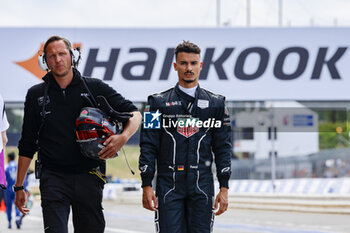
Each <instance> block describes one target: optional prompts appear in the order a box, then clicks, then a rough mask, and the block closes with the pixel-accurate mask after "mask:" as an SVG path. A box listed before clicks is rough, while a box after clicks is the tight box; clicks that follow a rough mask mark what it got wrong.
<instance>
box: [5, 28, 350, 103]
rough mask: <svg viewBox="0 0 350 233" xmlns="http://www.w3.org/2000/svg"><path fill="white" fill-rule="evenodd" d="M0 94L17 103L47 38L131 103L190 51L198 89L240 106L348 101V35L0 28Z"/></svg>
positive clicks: (36, 73)
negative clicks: (187, 46) (65, 46)
mask: <svg viewBox="0 0 350 233" xmlns="http://www.w3.org/2000/svg"><path fill="white" fill-rule="evenodd" d="M0 32H1V37H0V47H1V53H0V57H1V58H0V60H1V62H0V70H1V75H0V93H2V95H3V97H4V99H5V101H11V102H23V101H24V99H25V95H26V93H27V90H28V88H29V87H31V86H32V85H34V84H37V83H39V82H41V77H42V76H43V75H44V74H45V72H44V71H41V70H40V69H39V66H38V54H39V53H41V52H40V51H41V49H42V46H43V43H44V42H45V41H46V40H47V38H49V37H50V36H52V35H59V36H63V37H66V38H67V39H69V40H70V41H71V42H72V43H73V44H75V45H79V46H80V47H81V51H82V61H81V63H80V65H79V68H78V69H79V71H80V72H81V73H82V74H83V75H85V76H91V77H96V78H99V79H102V80H104V81H105V82H106V83H108V84H109V85H110V86H112V87H114V88H115V89H116V90H117V91H118V92H120V93H121V94H123V95H124V96H126V97H127V98H129V99H130V100H132V101H146V100H147V96H148V95H150V94H152V93H155V92H161V91H163V90H166V89H168V88H170V87H172V86H174V85H175V84H176V82H177V73H176V72H175V71H174V68H173V62H174V52H173V49H174V47H176V46H177V45H178V44H179V43H181V42H182V41H183V40H190V41H191V42H194V43H196V44H198V45H199V46H200V47H201V49H202V53H201V57H202V61H203V69H202V71H201V75H200V85H201V86H202V87H204V88H207V89H209V90H211V91H213V92H215V93H220V94H222V95H224V96H226V99H227V100H230V101H245V100H315V101H323V100H348V99H350V92H349V87H350V55H349V51H348V45H349V44H350V39H349V38H350V28H249V29H245V28H241V29H237V28H205V29H198V28H196V29H193V28H181V29H180V28H179V29H152V28H150V29H136V28H133V29H122V28H105V29H100V28H99V29H97V28H0Z"/></svg>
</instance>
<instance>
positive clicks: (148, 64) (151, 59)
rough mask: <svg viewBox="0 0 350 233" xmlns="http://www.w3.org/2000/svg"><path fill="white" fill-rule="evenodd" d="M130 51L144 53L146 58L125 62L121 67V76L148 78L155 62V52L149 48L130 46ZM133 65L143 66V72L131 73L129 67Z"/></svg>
mask: <svg viewBox="0 0 350 233" xmlns="http://www.w3.org/2000/svg"><path fill="white" fill-rule="evenodd" d="M129 52H130V53H146V54H147V56H148V58H147V60H145V61H133V62H129V63H126V64H125V65H124V66H123V68H122V76H123V77H124V78H125V79H126V80H150V79H151V76H152V71H153V67H154V63H155V62H156V57H157V52H156V51H155V50H154V49H151V48H132V49H130V51H129ZM135 66H144V68H145V69H144V71H143V74H141V75H133V74H132V73H131V69H132V68H133V67H135Z"/></svg>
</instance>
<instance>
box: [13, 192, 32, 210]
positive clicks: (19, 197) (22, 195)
mask: <svg viewBox="0 0 350 233" xmlns="http://www.w3.org/2000/svg"><path fill="white" fill-rule="evenodd" d="M26 203H27V194H26V192H25V191H24V190H19V191H17V192H16V199H15V205H16V206H17V208H18V210H19V211H20V212H21V213H22V214H24V215H26V214H28V213H29V209H27V208H25V206H26Z"/></svg>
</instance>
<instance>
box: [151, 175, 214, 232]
mask: <svg viewBox="0 0 350 233" xmlns="http://www.w3.org/2000/svg"><path fill="white" fill-rule="evenodd" d="M173 176H175V180H176V181H175V183H174V179H173ZM157 199H158V210H157V211H156V213H155V227H156V232H157V233H158V232H159V233H210V232H212V228H213V224H214V212H213V199H214V185H213V178H212V175H211V173H209V172H208V173H205V174H202V176H199V172H198V173H196V171H192V172H188V173H187V174H186V172H176V173H175V174H174V173H161V172H160V173H159V174H158V179H157Z"/></svg>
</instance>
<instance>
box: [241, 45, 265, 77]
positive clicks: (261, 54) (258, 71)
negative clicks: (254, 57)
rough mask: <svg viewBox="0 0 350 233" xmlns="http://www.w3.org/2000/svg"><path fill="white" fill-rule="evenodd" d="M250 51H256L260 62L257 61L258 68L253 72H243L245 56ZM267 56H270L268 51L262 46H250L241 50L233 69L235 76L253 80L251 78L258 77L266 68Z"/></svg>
mask: <svg viewBox="0 0 350 233" xmlns="http://www.w3.org/2000/svg"><path fill="white" fill-rule="evenodd" d="M251 53H257V54H258V55H259V57H260V62H259V65H258V68H257V69H256V71H255V72H254V73H252V74H247V73H245V72H244V63H245V61H246V59H247V57H248V56H249V55H250V54H251ZM269 57H270V54H269V51H268V50H267V49H265V48H262V47H252V48H248V49H245V50H243V51H242V52H241V54H239V56H238V58H237V62H236V65H235V69H234V74H235V76H236V77H237V78H238V79H241V80H253V79H257V78H259V77H260V76H261V75H262V74H263V73H264V72H265V70H266V67H267V64H268V61H269Z"/></svg>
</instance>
